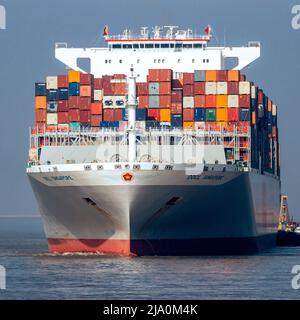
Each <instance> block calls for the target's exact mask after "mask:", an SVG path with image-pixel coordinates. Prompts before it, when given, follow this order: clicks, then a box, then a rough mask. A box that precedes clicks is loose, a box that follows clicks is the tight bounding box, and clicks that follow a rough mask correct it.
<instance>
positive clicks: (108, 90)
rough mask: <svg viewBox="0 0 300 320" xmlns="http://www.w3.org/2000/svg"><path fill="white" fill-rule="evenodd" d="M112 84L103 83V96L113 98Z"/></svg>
mask: <svg viewBox="0 0 300 320" xmlns="http://www.w3.org/2000/svg"><path fill="white" fill-rule="evenodd" d="M114 87H115V86H114V83H103V95H104V96H113V95H114V94H115V90H114Z"/></svg>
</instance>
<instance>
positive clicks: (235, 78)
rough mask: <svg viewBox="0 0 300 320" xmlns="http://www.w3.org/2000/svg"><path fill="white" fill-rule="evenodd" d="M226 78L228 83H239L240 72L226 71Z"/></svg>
mask: <svg viewBox="0 0 300 320" xmlns="http://www.w3.org/2000/svg"><path fill="white" fill-rule="evenodd" d="M227 78H228V81H240V71H239V70H228V72H227Z"/></svg>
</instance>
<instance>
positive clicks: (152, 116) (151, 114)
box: [148, 109, 160, 122]
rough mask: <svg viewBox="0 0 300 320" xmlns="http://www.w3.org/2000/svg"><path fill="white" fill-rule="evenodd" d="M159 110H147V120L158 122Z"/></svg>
mask: <svg viewBox="0 0 300 320" xmlns="http://www.w3.org/2000/svg"><path fill="white" fill-rule="evenodd" d="M159 119H160V109H148V120H156V121H158V122H159Z"/></svg>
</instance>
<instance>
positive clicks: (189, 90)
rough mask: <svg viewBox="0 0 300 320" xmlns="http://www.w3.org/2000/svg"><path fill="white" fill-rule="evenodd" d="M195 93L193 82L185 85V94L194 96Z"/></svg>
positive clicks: (185, 95)
mask: <svg viewBox="0 0 300 320" xmlns="http://www.w3.org/2000/svg"><path fill="white" fill-rule="evenodd" d="M193 95H194V86H193V85H192V84H184V85H183V96H184V97H192V96H193Z"/></svg>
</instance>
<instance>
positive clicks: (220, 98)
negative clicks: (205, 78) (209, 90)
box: [217, 94, 228, 108]
mask: <svg viewBox="0 0 300 320" xmlns="http://www.w3.org/2000/svg"><path fill="white" fill-rule="evenodd" d="M220 107H221V108H227V107H228V96H227V95H225V94H223V95H217V108H220Z"/></svg>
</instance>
